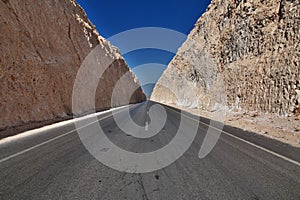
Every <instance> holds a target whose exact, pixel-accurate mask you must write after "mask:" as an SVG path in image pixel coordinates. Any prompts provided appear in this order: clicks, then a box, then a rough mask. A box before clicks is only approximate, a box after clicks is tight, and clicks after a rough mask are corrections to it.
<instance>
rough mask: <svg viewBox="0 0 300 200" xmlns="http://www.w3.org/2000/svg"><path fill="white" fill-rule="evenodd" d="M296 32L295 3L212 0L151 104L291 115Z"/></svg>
mask: <svg viewBox="0 0 300 200" xmlns="http://www.w3.org/2000/svg"><path fill="white" fill-rule="evenodd" d="M299 30H300V2H299V0H272V1H261V0H212V2H211V4H210V6H209V7H208V9H207V11H206V13H204V15H203V16H202V17H201V18H200V19H199V20H198V21H197V23H196V25H195V28H194V29H193V30H192V31H191V33H190V34H189V36H188V39H187V41H186V42H185V43H184V44H183V46H182V47H181V48H180V49H179V51H178V53H177V55H176V56H175V57H174V59H173V60H172V62H171V63H170V65H169V66H168V68H167V70H166V71H165V72H164V74H163V76H162V77H161V78H160V80H159V82H158V84H157V85H156V87H155V89H154V92H153V94H152V96H151V99H152V100H155V101H160V102H165V103H170V104H177V105H183V106H190V107H198V108H201V109H205V110H209V111H212V110H213V109H214V108H216V107H220V105H222V106H223V108H224V107H226V109H228V108H229V109H230V110H243V111H258V112H262V113H276V114H279V115H286V114H289V113H291V112H292V111H293V110H294V109H295V108H296V107H297V105H298V104H299V103H300V98H299V97H300V96H299V89H300V76H299V72H300V64H299V61H300V53H299V52H300V44H299V41H300V35H299ZM164 85H168V87H169V88H168V89H167V88H166V87H165V86H164ZM191 93H194V94H193V95H191Z"/></svg>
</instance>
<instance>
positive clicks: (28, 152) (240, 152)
mask: <svg viewBox="0 0 300 200" xmlns="http://www.w3.org/2000/svg"><path fill="white" fill-rule="evenodd" d="M154 104H157V103H155V102H152V101H147V102H143V103H140V104H135V105H130V114H131V117H132V119H133V120H134V121H135V122H136V123H137V124H141V125H144V124H145V121H147V120H149V116H148V110H149V109H150V107H151V106H152V105H154ZM160 105H161V104H160ZM161 106H164V108H165V110H166V113H167V121H166V123H165V125H164V127H163V128H162V130H161V131H160V132H159V133H158V134H156V135H155V136H153V137H150V138H136V137H132V136H131V135H128V134H125V133H124V132H123V131H122V130H121V129H120V128H119V127H118V126H117V125H116V122H115V121H114V118H113V116H112V113H111V112H107V113H104V114H101V115H100V116H98V119H99V121H98V122H99V124H100V125H101V127H102V129H103V130H104V131H105V134H106V135H107V137H108V138H109V139H110V141H112V142H113V143H114V144H116V145H117V146H119V147H120V148H123V149H126V150H128V151H132V152H151V151H154V150H157V149H160V148H162V147H163V146H164V145H166V144H168V143H169V142H170V141H171V140H172V138H173V137H174V136H175V134H176V132H177V130H178V124H179V122H180V120H181V114H182V115H183V116H184V118H185V120H184V121H183V122H182V123H189V124H191V126H193V124H196V125H199V127H198V132H197V135H196V138H195V140H194V142H193V143H192V145H191V146H190V147H189V148H188V150H187V151H186V152H185V153H184V154H183V156H181V157H180V158H179V159H178V160H176V161H175V162H174V163H173V164H171V165H169V166H167V167H165V168H163V169H161V170H158V171H154V172H150V173H126V172H120V171H116V170H114V169H111V168H109V167H107V166H105V165H103V164H102V163H101V162H99V161H97V160H96V159H95V158H94V157H93V156H92V155H91V154H90V153H89V152H88V151H87V149H86V148H85V147H84V146H83V144H82V142H81V140H80V138H79V136H78V134H77V132H76V131H75V125H74V124H73V123H71V124H68V125H64V126H62V127H56V128H53V129H50V130H47V131H44V132H42V133H39V134H34V135H30V136H28V137H23V138H20V139H18V140H13V141H10V142H9V141H8V142H0V180H1V181H0V199H38V200H40V199H171V200H175V199H222V200H224V199H230V200H231V199H272V200H274V199H300V164H299V162H300V150H299V149H298V148H294V147H291V146H288V145H285V144H282V143H280V142H277V141H274V140H271V139H268V138H265V137H262V136H258V135H255V134H253V133H249V132H246V131H243V130H240V129H237V128H233V127H229V126H225V127H224V128H223V132H222V134H221V136H220V138H219V140H218V142H217V144H216V146H215V147H214V149H213V150H212V151H211V152H210V154H209V155H208V156H206V157H205V158H203V159H199V157H198V153H199V149H200V147H201V144H202V142H203V139H204V137H205V135H206V132H207V129H208V127H209V125H208V124H209V120H208V119H205V118H202V117H201V118H200V121H199V120H196V119H197V118H196V117H195V116H193V115H192V114H189V113H187V112H184V111H181V110H178V109H175V108H171V107H168V106H165V105H161ZM123 110H124V109H123V108H121V109H120V110H118V112H119V114H120V115H122V112H124V111H123ZM154 117H159V116H155V113H154ZM124 120H125V121H126V120H128V119H127V118H124ZM141 134H145V133H141ZM185 134H189V132H188V131H187V132H186V133H185Z"/></svg>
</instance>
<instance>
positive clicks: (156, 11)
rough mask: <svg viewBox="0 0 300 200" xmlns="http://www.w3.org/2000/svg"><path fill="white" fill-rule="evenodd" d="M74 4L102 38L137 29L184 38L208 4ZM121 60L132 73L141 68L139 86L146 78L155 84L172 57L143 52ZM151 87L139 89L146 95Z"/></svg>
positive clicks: (138, 0)
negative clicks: (157, 29)
mask: <svg viewBox="0 0 300 200" xmlns="http://www.w3.org/2000/svg"><path fill="white" fill-rule="evenodd" d="M77 2H78V3H79V4H80V5H81V6H82V7H83V9H84V10H85V11H86V13H87V15H88V17H89V19H90V20H91V22H92V23H93V24H94V25H95V26H96V27H97V30H98V31H99V33H100V34H101V35H102V36H103V37H105V38H110V37H112V36H114V35H116V34H118V33H120V32H123V31H126V30H130V29H134V28H141V27H162V28H167V29H172V30H175V31H178V32H181V33H183V34H185V35H187V34H189V32H190V31H191V30H192V28H193V27H194V24H195V22H196V21H197V19H198V18H199V17H200V16H201V15H202V14H203V13H204V12H205V10H206V8H207V6H208V5H209V3H210V0H198V1H196V0H186V1H182V0H181V1H174V0H151V1H142V0H127V1H126V0H114V1H112V0H94V1H87V0H77ZM127 42H128V41H127ZM133 42H134V41H133ZM176 42H177V43H178V45H177V46H178V47H179V46H180V45H179V44H181V43H182V42H183V40H182V39H181V40H178V41H174V43H176ZM112 43H113V45H115V46H117V47H121V45H122V44H120V43H118V42H112ZM121 52H122V50H121ZM122 53H123V52H122ZM123 56H124V58H125V60H126V62H127V63H128V65H129V67H131V68H132V69H133V71H134V72H135V67H137V66H139V65H143V66H145V70H144V71H145V72H144V73H143V70H136V74H137V76H138V78H139V79H140V82H141V83H143V80H144V79H147V78H149V76H150V77H152V80H157V79H158V78H159V77H160V75H161V73H162V72H163V70H164V69H165V68H166V66H167V64H168V63H169V62H170V61H171V59H172V58H173V56H174V53H172V52H168V51H164V50H159V49H153V48H150V49H149V48H147V49H138V50H135V51H132V52H129V53H126V54H123ZM149 63H160V64H162V65H153V68H152V69H151V66H149V65H147V64H149ZM145 64H146V65H145ZM146 66H147V67H146ZM149 67H150V68H149ZM146 68H147V69H146ZM136 69H137V68H136ZM152 86H153V85H152ZM152 86H150V85H148V86H146V85H145V86H144V87H143V89H144V90H145V92H146V93H147V94H148V95H149V94H150V93H151V90H152Z"/></svg>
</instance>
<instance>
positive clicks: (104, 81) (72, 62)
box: [0, 0, 145, 130]
mask: <svg viewBox="0 0 300 200" xmlns="http://www.w3.org/2000/svg"><path fill="white" fill-rule="evenodd" d="M0 24H1V26H0V67H1V73H0V99H1V101H0V130H4V129H7V128H11V127H16V126H20V125H28V124H31V123H35V122H45V121H53V120H54V121H55V120H60V119H64V118H68V117H69V116H71V115H72V90H73V85H74V81H75V78H76V74H77V71H78V69H79V68H80V66H81V64H82V62H83V61H84V59H85V57H86V56H87V55H88V54H89V53H90V52H91V50H92V49H94V48H95V47H96V46H98V45H100V49H101V51H104V52H106V56H107V57H109V58H110V59H112V60H113V62H112V64H111V65H110V66H109V68H108V69H107V70H106V72H105V74H104V76H103V77H102V78H101V80H100V82H99V85H98V89H97V93H96V96H95V99H96V110H103V109H107V108H110V107H111V101H110V100H111V99H110V98H111V93H112V91H113V88H114V85H115V84H116V82H117V81H118V80H119V79H120V77H121V76H123V75H124V74H125V73H128V74H129V75H128V74H127V75H126V78H125V80H127V81H126V84H123V86H122V87H123V88H121V89H119V91H120V93H119V96H120V99H121V100H120V101H118V103H117V104H116V105H114V106H118V105H123V104H127V103H128V101H126V99H124V100H123V99H122V96H123V93H126V91H128V90H129V88H135V87H137V88H139V83H138V81H137V79H136V77H135V76H134V75H133V74H132V73H131V71H130V70H129V68H128V66H127V64H126V63H125V61H124V59H123V58H122V56H121V55H120V53H119V51H118V49H116V48H115V47H113V46H112V45H110V43H109V42H108V41H106V40H105V39H104V38H102V37H101V36H99V34H98V32H97V31H96V28H95V27H94V26H93V24H91V22H90V21H89V20H88V18H87V16H86V14H85V12H84V11H83V9H82V8H81V7H80V6H79V5H78V4H77V3H76V2H75V1H74V0H37V1H36V0H35V1H34V0H26V1H20V0H1V1H0ZM97 59H100V60H101V59H102V58H97ZM86 78H87V80H88V79H89V77H86ZM143 100H145V95H144V93H143V92H142V90H141V89H140V88H139V89H138V90H136V92H135V93H134V94H133V95H132V97H131V103H134V102H140V101H143ZM90 109H91V107H89V106H87V107H84V108H82V112H88V111H90ZM29 127H30V126H28V127H27V128H29Z"/></svg>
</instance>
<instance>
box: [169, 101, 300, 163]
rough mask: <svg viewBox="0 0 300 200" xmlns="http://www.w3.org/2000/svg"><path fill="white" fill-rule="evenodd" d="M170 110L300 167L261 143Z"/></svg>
mask: <svg viewBox="0 0 300 200" xmlns="http://www.w3.org/2000/svg"><path fill="white" fill-rule="evenodd" d="M167 108H168V107H167ZM168 109H170V108H168ZM170 110H172V111H174V112H176V113H178V114H180V115H181V114H182V115H184V116H185V117H187V118H189V119H191V120H193V121H196V122H200V123H201V124H203V125H205V126H208V127H212V128H213V129H215V130H218V131H221V132H222V133H225V134H226V135H228V136H230V137H233V138H235V139H237V140H240V141H242V142H245V143H247V144H249V145H251V146H254V147H256V148H258V149H260V150H262V151H265V152H267V153H270V154H272V155H274V156H276V157H278V158H281V159H283V160H286V161H288V162H290V163H293V164H295V165H297V166H299V167H300V163H299V162H297V161H295V160H293V159H290V158H288V157H285V156H283V155H280V154H278V153H276V152H274V151H271V150H269V149H267V148H264V147H261V146H259V145H257V144H254V143H252V142H249V141H247V140H244V139H242V138H239V137H237V136H235V135H232V134H231V133H228V132H226V131H223V130H220V129H218V128H215V127H213V126H211V125H209V124H206V123H204V122H201V121H198V120H195V119H193V118H191V117H189V116H187V115H185V114H183V113H180V112H178V111H176V110H173V109H170Z"/></svg>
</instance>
